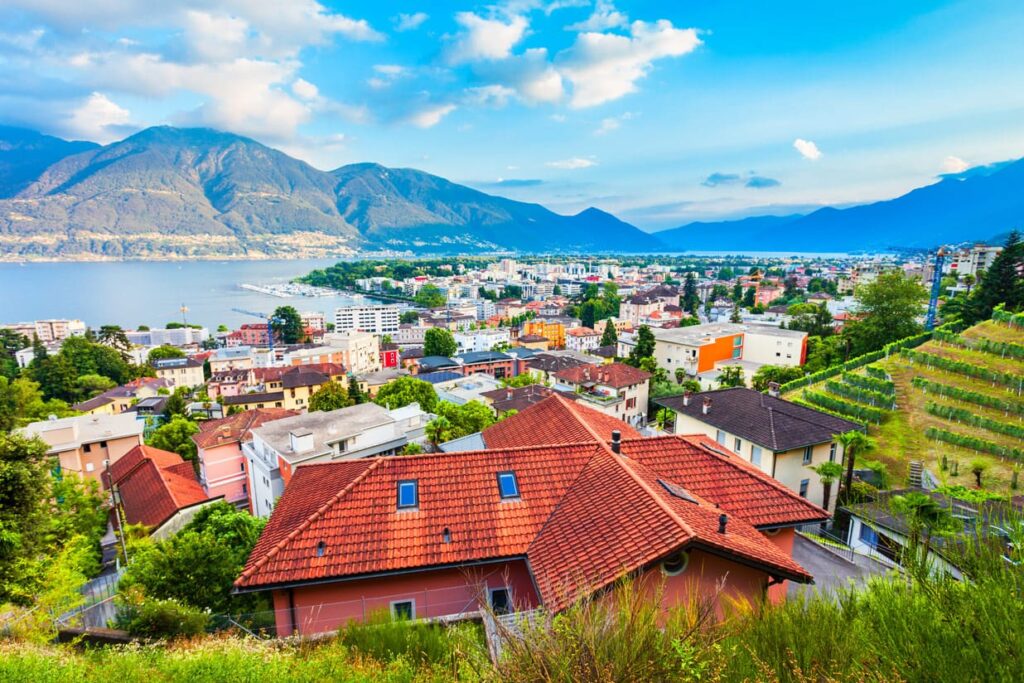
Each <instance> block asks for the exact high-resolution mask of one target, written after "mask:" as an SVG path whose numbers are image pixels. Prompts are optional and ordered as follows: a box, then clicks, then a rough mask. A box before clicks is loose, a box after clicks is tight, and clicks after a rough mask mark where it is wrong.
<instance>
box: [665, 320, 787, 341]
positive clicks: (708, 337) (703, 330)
mask: <svg viewBox="0 0 1024 683" xmlns="http://www.w3.org/2000/svg"><path fill="white" fill-rule="evenodd" d="M651 331H652V332H653V333H654V338H655V339H656V340H657V341H663V342H666V343H669V344H684V345H686V346H705V345H707V344H711V343H712V342H714V341H715V339H718V338H720V337H727V336H730V335H735V334H760V335H765V336H769V337H784V338H787V339H803V338H804V337H805V336H807V333H806V332H801V331H799V330H783V329H780V328H778V327H775V326H774V325H758V324H754V323H706V324H704V325H691V326H690V327H673V328H667V329H665V328H657V329H653V328H652V330H651Z"/></svg>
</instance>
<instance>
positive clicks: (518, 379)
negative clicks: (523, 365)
mask: <svg viewBox="0 0 1024 683" xmlns="http://www.w3.org/2000/svg"><path fill="white" fill-rule="evenodd" d="M531 384H540V382H538V381H537V378H536V377H534V376H533V375H531V374H530V373H528V372H524V373H523V374H521V375H516V376H515V377H505V378H503V379H502V380H501V386H503V387H511V388H515V387H528V386H530V385H531Z"/></svg>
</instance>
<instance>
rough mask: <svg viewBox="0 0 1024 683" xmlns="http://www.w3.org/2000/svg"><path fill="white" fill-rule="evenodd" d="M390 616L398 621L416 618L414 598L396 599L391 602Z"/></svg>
mask: <svg viewBox="0 0 1024 683" xmlns="http://www.w3.org/2000/svg"><path fill="white" fill-rule="evenodd" d="M391 616H392V618H394V619H397V620H399V621H409V620H411V619H415V618H416V601H415V600H396V601H394V602H392V603H391Z"/></svg>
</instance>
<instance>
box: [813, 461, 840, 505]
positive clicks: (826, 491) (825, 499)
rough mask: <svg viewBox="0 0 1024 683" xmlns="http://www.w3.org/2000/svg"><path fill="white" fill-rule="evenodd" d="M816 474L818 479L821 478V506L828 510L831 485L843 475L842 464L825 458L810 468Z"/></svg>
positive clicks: (830, 499) (830, 500) (830, 498)
mask: <svg viewBox="0 0 1024 683" xmlns="http://www.w3.org/2000/svg"><path fill="white" fill-rule="evenodd" d="M811 469H812V470H814V472H815V473H816V474H817V475H818V479H820V480H821V486H822V489H823V490H822V495H821V507H823V508H825V509H826V510H828V506H829V504H830V503H831V502H832V485H833V484H835V483H836V482H837V481H839V478H840V477H842V476H843V466H842V465H841V464H840V463H838V462H832V461H831V460H826V461H825V462H823V463H819V464H818V465H815V466H814V467H812V468H811Z"/></svg>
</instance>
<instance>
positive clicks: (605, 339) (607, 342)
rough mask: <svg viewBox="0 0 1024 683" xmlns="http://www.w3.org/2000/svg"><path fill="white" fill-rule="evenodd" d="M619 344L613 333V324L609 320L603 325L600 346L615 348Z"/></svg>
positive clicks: (616, 335) (616, 336) (617, 336)
mask: <svg viewBox="0 0 1024 683" xmlns="http://www.w3.org/2000/svg"><path fill="white" fill-rule="evenodd" d="M618 343H619V335H618V333H616V331H615V323H614V322H612V319H611V318H608V320H606V321H605V323H604V331H603V332H601V346H615V345H616V344H618Z"/></svg>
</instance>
